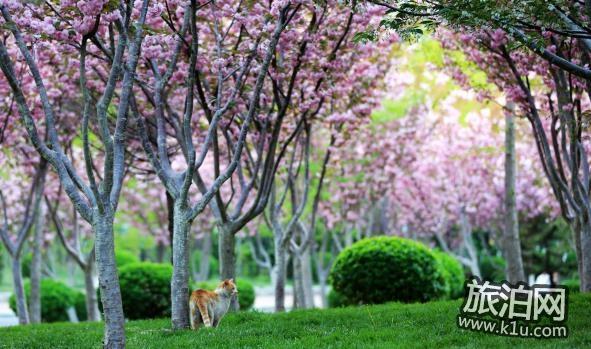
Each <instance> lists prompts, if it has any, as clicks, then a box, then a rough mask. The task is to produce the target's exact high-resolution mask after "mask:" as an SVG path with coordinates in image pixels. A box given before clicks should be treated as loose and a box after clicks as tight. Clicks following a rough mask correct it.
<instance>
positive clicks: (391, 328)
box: [0, 295, 591, 349]
mask: <svg viewBox="0 0 591 349" xmlns="http://www.w3.org/2000/svg"><path fill="white" fill-rule="evenodd" d="M459 306H460V302H459V301H452V302H435V303H429V304H409V305H403V304H387V305H379V306H371V307H359V308H344V309H330V310H320V311H319V310H308V311H294V312H291V313H287V314H276V315H273V314H261V313H254V312H245V313H239V314H232V315H229V316H228V317H227V318H226V319H224V320H223V321H222V324H221V326H220V327H219V328H217V329H206V330H200V331H198V332H193V331H181V332H176V333H173V332H171V331H170V330H169V322H168V321H167V320H152V321H132V322H129V323H128V325H127V338H128V339H127V344H128V347H129V348H157V349H165V348H224V347H232V348H370V347H371V348H395V347H402V348H448V347H462V348H493V347H496V348H509V347H512V348H528V349H529V348H591V331H590V330H591V314H590V310H591V296H590V295H586V296H580V295H578V296H573V297H572V299H571V300H570V307H569V314H568V316H569V320H568V323H567V325H568V327H569V338H568V339H564V340H556V339H551V340H550V339H520V338H508V337H500V336H493V335H488V334H481V333H473V332H469V331H465V330H460V329H458V328H457V327H456V324H455V323H456V320H455V317H456V315H457V313H458V308H459ZM101 336H102V325H100V324H98V323H82V324H67V323H63V324H43V325H32V326H21V327H11V328H3V329H0V348H99V347H100V343H101Z"/></svg>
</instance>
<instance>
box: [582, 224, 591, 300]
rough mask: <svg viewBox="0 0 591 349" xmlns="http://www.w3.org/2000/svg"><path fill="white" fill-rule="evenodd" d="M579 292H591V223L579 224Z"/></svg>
mask: <svg viewBox="0 0 591 349" xmlns="http://www.w3.org/2000/svg"><path fill="white" fill-rule="evenodd" d="M581 228H582V229H581V231H580V236H581V257H582V260H583V261H582V264H581V275H580V280H581V286H580V287H581V291H582V292H591V222H589V221H587V222H585V223H584V224H581Z"/></svg>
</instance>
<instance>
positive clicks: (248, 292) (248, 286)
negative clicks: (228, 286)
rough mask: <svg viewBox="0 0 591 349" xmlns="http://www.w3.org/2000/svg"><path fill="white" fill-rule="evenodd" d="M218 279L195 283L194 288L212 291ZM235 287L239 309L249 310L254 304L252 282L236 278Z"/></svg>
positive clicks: (217, 283)
mask: <svg viewBox="0 0 591 349" xmlns="http://www.w3.org/2000/svg"><path fill="white" fill-rule="evenodd" d="M219 283H220V282H219V281H215V280H209V281H200V282H196V283H195V289H199V288H202V289H204V290H208V291H213V290H215V289H216V288H217V287H218V285H219ZM236 288H238V304H240V310H249V309H250V308H252V306H253V305H254V299H255V292H254V286H253V285H252V283H250V282H249V281H247V280H245V279H237V280H236Z"/></svg>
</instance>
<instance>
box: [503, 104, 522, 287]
mask: <svg viewBox="0 0 591 349" xmlns="http://www.w3.org/2000/svg"><path fill="white" fill-rule="evenodd" d="M509 108H510V109H511V106H509ZM516 176H517V159H516V154H515V120H514V116H513V115H512V113H510V112H508V113H506V115H505V230H504V231H503V247H504V251H503V252H504V255H505V259H506V260H507V270H506V277H507V280H508V281H509V282H510V283H512V284H515V283H517V282H519V281H523V282H525V281H526V279H525V273H524V271H523V260H522V257H521V242H520V239H519V223H518V220H517V202H516V197H515V181H516Z"/></svg>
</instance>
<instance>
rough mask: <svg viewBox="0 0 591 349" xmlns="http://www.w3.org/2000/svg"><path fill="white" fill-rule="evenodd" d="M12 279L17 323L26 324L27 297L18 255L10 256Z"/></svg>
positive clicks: (27, 318) (27, 320)
mask: <svg viewBox="0 0 591 349" xmlns="http://www.w3.org/2000/svg"><path fill="white" fill-rule="evenodd" d="M12 280H13V283H14V296H15V298H16V315H17V316H18V323H19V324H21V325H26V324H28V323H29V312H28V311H27V299H26V298H25V288H24V286H23V273H22V269H21V260H20V257H16V258H15V257H13V258H12Z"/></svg>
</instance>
